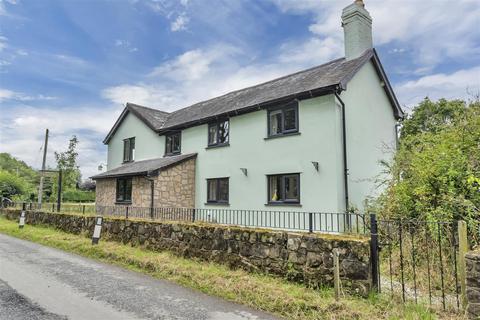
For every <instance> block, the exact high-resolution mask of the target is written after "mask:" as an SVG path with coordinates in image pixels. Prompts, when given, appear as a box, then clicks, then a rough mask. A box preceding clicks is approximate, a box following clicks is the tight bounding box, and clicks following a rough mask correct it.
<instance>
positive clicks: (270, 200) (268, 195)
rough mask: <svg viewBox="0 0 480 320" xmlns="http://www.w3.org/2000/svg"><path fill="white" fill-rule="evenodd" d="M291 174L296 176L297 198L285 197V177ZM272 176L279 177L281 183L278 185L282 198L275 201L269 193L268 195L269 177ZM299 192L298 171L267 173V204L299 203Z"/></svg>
mask: <svg viewBox="0 0 480 320" xmlns="http://www.w3.org/2000/svg"><path fill="white" fill-rule="evenodd" d="M291 176H296V177H297V186H296V188H297V193H298V199H286V197H285V194H286V190H285V180H286V178H287V177H291ZM274 177H281V181H282V185H281V187H280V189H281V193H282V199H283V200H277V201H274V200H272V199H271V195H270V179H271V178H274ZM300 195H301V193H300V173H298V172H294V173H280V174H269V175H267V203H268V204H285V205H288V204H293V205H299V204H300V200H301V197H300Z"/></svg>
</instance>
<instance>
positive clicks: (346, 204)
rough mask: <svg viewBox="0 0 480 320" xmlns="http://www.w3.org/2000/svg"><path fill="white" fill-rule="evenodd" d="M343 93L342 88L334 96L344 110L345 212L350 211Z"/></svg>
mask: <svg viewBox="0 0 480 320" xmlns="http://www.w3.org/2000/svg"><path fill="white" fill-rule="evenodd" d="M341 92H342V89H341V88H337V89H336V90H334V91H333V94H334V95H335V97H336V98H337V100H338V101H339V102H340V105H341V109H342V151H343V186H344V191H345V212H348V210H349V207H350V205H349V203H350V199H349V192H348V158H347V128H346V117H345V103H344V102H343V100H342V98H340V94H341Z"/></svg>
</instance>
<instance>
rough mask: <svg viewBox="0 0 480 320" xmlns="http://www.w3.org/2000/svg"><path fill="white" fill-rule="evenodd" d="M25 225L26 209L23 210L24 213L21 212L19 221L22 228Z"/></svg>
mask: <svg viewBox="0 0 480 320" xmlns="http://www.w3.org/2000/svg"><path fill="white" fill-rule="evenodd" d="M24 226H25V211H22V213H21V214H20V220H19V221H18V227H19V228H20V229H23V227H24Z"/></svg>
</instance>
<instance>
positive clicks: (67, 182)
mask: <svg viewBox="0 0 480 320" xmlns="http://www.w3.org/2000/svg"><path fill="white" fill-rule="evenodd" d="M77 145H78V139H77V137H76V136H75V135H74V136H72V138H71V139H70V140H69V142H68V148H67V150H66V151H64V152H56V151H55V153H54V155H55V161H56V162H57V169H59V170H62V174H63V177H62V188H63V190H64V191H69V190H75V189H76V188H77V186H78V184H79V183H80V179H81V174H80V170H79V167H78V165H77V157H78V152H77V150H76V149H77ZM57 190H58V182H57V181H55V182H54V192H53V193H52V197H54V198H55V197H56V194H57Z"/></svg>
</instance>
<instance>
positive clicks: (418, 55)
mask: <svg viewBox="0 0 480 320" xmlns="http://www.w3.org/2000/svg"><path fill="white" fill-rule="evenodd" d="M351 2H353V0H335V1H334V0H257V1H253V0H252V1H249V0H238V1H237V0H224V1H221V0H209V1H205V0H178V1H174V0H171V1H167V0H108V1H107V0H105V1H103V0H81V1H80V0H63V1H60V0H41V1H40V0H0V152H9V153H11V154H12V155H14V156H15V157H17V158H19V159H21V160H24V161H25V162H27V163H28V164H29V165H31V166H33V167H34V168H39V167H40V166H41V159H42V145H43V139H44V134H45V129H46V128H49V129H50V133H51V134H50V140H49V145H48V154H47V164H48V166H50V167H54V166H55V164H54V155H53V152H54V151H64V150H65V149H66V148H67V146H68V140H69V139H70V138H71V137H72V135H76V136H77V137H78V139H79V141H80V143H79V145H78V152H79V158H78V163H79V165H80V169H81V171H82V175H83V178H87V177H89V176H92V175H94V174H96V173H98V169H97V168H98V165H100V164H105V163H106V146H105V145H103V144H102V140H103V138H104V137H105V135H106V134H107V133H108V131H109V130H110V128H111V127H112V125H113V123H114V122H115V120H116V119H117V117H118V116H119V114H120V113H121V111H122V110H123V108H124V105H125V103H126V102H133V103H137V104H141V105H145V106H149V107H153V108H158V109H161V110H164V111H173V110H176V109H180V108H182V107H186V106H188V105H190V104H192V103H194V102H198V101H201V100H205V99H208V98H212V97H215V96H218V95H220V94H223V93H226V92H229V91H232V90H236V89H241V88H243V87H246V86H250V85H254V84H258V83H261V82H264V81H267V80H271V79H274V78H276V77H279V76H283V75H286V74H289V73H292V72H295V71H299V70H302V69H306V68H308V67H312V66H315V65H319V64H322V63H324V62H327V61H330V60H332V59H335V58H339V57H342V56H343V55H344V47H343V30H342V28H341V23H340V22H341V19H340V17H341V10H342V8H343V7H345V6H347V5H349V4H350V3H351ZM364 2H365V4H366V9H367V10H368V11H369V12H370V14H371V16H372V18H373V37H374V46H375V47H376V49H377V51H378V53H379V55H380V59H381V61H382V63H383V66H384V68H385V70H386V72H387V75H388V77H389V79H390V82H391V83H392V85H393V87H394V91H395V93H396V95H397V97H398V100H399V102H400V104H401V105H402V106H403V107H404V109H406V110H407V111H408V110H411V108H412V107H413V106H414V105H415V104H417V103H418V102H419V101H421V100H422V99H423V98H424V97H426V96H428V97H430V98H431V99H439V98H447V99H454V98H460V99H471V97H472V96H474V95H475V94H478V92H480V31H479V30H480V27H479V26H480V1H479V0H451V1H447V0H423V1H417V0H403V1H397V0H365V1H364Z"/></svg>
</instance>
